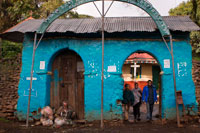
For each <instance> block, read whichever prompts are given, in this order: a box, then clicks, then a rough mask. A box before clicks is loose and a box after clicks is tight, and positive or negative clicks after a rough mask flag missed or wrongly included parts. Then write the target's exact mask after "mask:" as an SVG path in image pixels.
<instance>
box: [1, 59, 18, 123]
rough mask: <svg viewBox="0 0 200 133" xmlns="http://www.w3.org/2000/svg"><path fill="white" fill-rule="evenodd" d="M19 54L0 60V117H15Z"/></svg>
mask: <svg viewBox="0 0 200 133" xmlns="http://www.w3.org/2000/svg"><path fill="white" fill-rule="evenodd" d="M20 71H21V55H18V57H16V58H15V59H12V60H2V59H1V60H0V117H5V118H7V119H15V117H14V112H15V111H16V107H17V100H18V84H19V77H20Z"/></svg>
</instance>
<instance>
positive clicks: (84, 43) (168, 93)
mask: <svg viewBox="0 0 200 133" xmlns="http://www.w3.org/2000/svg"><path fill="white" fill-rule="evenodd" d="M65 48H67V49H69V50H73V51H75V52H77V53H78V54H79V55H80V57H81V58H82V60H83V62H84V67H85V80H84V82H85V99H84V100H85V118H86V119H87V120H94V119H100V108H101V40H83V39H82V40H78V39H77V40H75V39H45V40H42V42H41V44H40V45H39V47H38V49H37V51H36V56H35V65H34V78H35V80H34V81H33V90H32V97H31V106H30V111H31V112H32V111H36V110H37V109H38V108H42V107H44V106H46V105H49V102H50V80H51V79H50V76H48V75H47V74H46V72H47V71H51V63H52V61H53V59H54V57H55V56H56V54H58V53H59V51H60V50H63V49H65ZM32 49H33V39H32V38H31V37H30V36H29V35H26V36H25V40H24V48H23V55H22V72H21V75H20V83H19V90H18V93H19V100H18V106H17V115H18V117H19V118H20V119H24V118H25V116H26V110H27V103H28V88H29V82H30V80H29V78H27V77H30V69H31V59H32ZM136 51H146V52H148V53H150V54H152V55H153V56H154V57H155V58H156V59H157V60H158V62H159V63H160V65H161V69H162V71H163V72H164V74H163V75H162V117H163V118H175V116H176V111H175V110H176V108H175V96H174V87H173V74H172V64H171V62H170V68H164V60H165V59H170V61H171V58H170V54H169V52H168V49H167V48H166V46H165V44H164V43H163V42H162V41H128V40H105V70H104V72H105V76H104V79H105V80H104V81H105V84H104V112H105V113H104V115H105V118H106V119H111V118H121V116H122V115H121V114H122V109H121V107H120V106H117V104H116V100H117V99H122V91H123V79H122V77H121V74H122V66H123V63H124V61H125V60H126V58H127V57H128V56H130V55H131V54H132V53H134V52H136ZM174 55H175V67H176V80H177V90H182V93H183V101H184V103H185V105H188V104H191V105H194V104H195V105H196V97H195V87H194V83H193V81H192V75H191V70H192V55H191V46H190V44H189V43H188V42H187V41H176V42H174ZM40 61H45V70H40ZM108 66H116V69H117V71H116V72H107V69H108ZM111 105H112V111H111Z"/></svg>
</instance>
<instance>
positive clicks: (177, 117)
mask: <svg viewBox="0 0 200 133" xmlns="http://www.w3.org/2000/svg"><path fill="white" fill-rule="evenodd" d="M170 45H171V56H172V67H173V79H174V92H175V100H176V119H177V125H178V127H180V126H181V124H180V118H179V110H178V103H177V94H176V75H175V66H174V53H173V42H172V36H171V35H170Z"/></svg>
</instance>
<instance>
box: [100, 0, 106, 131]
mask: <svg viewBox="0 0 200 133" xmlns="http://www.w3.org/2000/svg"><path fill="white" fill-rule="evenodd" d="M101 17H102V72H101V74H102V75H101V128H103V127H104V123H103V88H104V87H103V85H104V84H103V81H104V17H105V16H104V0H102V16H101Z"/></svg>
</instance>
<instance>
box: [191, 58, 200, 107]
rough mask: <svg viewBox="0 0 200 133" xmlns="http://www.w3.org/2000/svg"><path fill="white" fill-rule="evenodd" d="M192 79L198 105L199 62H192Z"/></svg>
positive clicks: (199, 89) (199, 84)
mask: <svg viewBox="0 0 200 133" xmlns="http://www.w3.org/2000/svg"><path fill="white" fill-rule="evenodd" d="M192 64H193V68H192V78H193V81H194V84H195V87H196V97H197V101H198V103H199V104H200V61H192Z"/></svg>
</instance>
